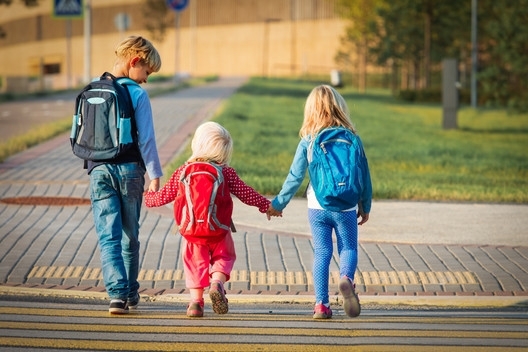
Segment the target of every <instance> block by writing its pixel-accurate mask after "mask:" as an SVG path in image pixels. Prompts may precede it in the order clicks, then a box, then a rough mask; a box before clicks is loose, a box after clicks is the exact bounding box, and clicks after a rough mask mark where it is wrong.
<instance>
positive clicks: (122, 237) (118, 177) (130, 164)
mask: <svg viewBox="0 0 528 352" xmlns="http://www.w3.org/2000/svg"><path fill="white" fill-rule="evenodd" d="M115 54H116V56H117V59H116V61H115V64H114V67H113V69H112V71H111V72H110V73H112V74H113V75H114V76H115V77H118V78H119V79H118V82H120V83H126V88H127V89H128V91H129V93H130V97H131V99H132V104H133V107H134V111H135V124H136V128H137V134H138V145H137V146H136V147H135V148H132V150H130V152H127V153H126V154H124V155H122V156H119V157H117V158H115V159H111V160H103V161H89V162H88V174H89V175H90V198H91V203H92V211H93V217H94V222H95V230H96V232H97V236H98V240H99V249H100V252H101V264H102V271H103V279H104V284H105V288H106V291H107V293H108V296H109V298H110V307H109V312H110V313H111V314H125V313H128V310H129V309H135V308H137V305H138V303H139V298H140V297H139V293H138V289H139V283H138V282H137V277H138V271H139V239H138V237H139V217H140V210H141V204H142V201H143V191H144V186H145V172H148V176H149V178H150V180H151V181H150V185H149V187H148V189H149V191H157V190H158V189H159V178H160V177H161V176H162V170H161V165H160V161H159V157H158V151H157V147H156V140H155V135H154V125H153V120H152V109H151V105H150V100H149V97H148V94H147V92H146V91H145V90H144V89H143V88H141V87H140V86H139V84H141V83H146V82H147V78H148V76H149V75H150V74H151V73H152V72H158V71H159V69H160V67H161V58H160V56H159V53H158V51H157V50H156V49H155V48H154V46H153V45H152V44H151V43H150V42H149V41H148V40H146V39H145V38H142V37H139V36H131V37H128V38H127V39H125V40H124V41H122V42H121V43H120V44H119V45H118V46H117V48H116V51H115Z"/></svg>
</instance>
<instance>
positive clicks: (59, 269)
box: [28, 266, 479, 286]
mask: <svg viewBox="0 0 528 352" xmlns="http://www.w3.org/2000/svg"><path fill="white" fill-rule="evenodd" d="M29 278H39V279H49V278H54V279H71V278H77V279H81V280H102V278H103V276H102V272H101V268H88V267H82V266H73V267H71V266H68V267H66V266H34V267H33V268H32V270H31V272H30V273H29V275H28V279H29ZM184 279H185V278H184V274H183V270H174V269H159V270H154V269H141V270H140V271H139V275H138V280H139V281H147V280H148V281H160V280H167V281H174V280H184ZM339 280H340V276H339V272H337V271H332V272H331V273H330V280H329V281H330V284H332V285H337V284H338V283H339ZM230 281H231V282H250V283H251V284H252V285H268V286H271V285H313V276H312V272H310V271H308V272H302V271H296V272H291V271H286V272H284V271H247V270H233V271H232V272H231V279H230ZM355 282H356V284H357V285H365V286H371V285H400V286H401V285H426V284H427V285H432V284H436V285H446V284H450V285H465V284H478V283H479V282H478V280H477V276H476V275H475V273H472V272H469V271H454V272H451V271H428V272H414V271H365V272H361V271H358V272H357V273H356V277H355Z"/></svg>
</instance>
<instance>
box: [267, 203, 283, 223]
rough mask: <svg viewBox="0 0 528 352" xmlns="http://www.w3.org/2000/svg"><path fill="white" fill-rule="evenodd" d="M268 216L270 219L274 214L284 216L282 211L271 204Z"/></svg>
mask: <svg viewBox="0 0 528 352" xmlns="http://www.w3.org/2000/svg"><path fill="white" fill-rule="evenodd" d="M266 216H267V217H268V220H270V219H271V217H272V216H280V217H282V211H278V210H277V209H275V208H273V207H272V206H271V205H270V206H269V208H268V211H266Z"/></svg>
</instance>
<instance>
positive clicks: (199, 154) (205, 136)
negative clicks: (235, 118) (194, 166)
mask: <svg viewBox="0 0 528 352" xmlns="http://www.w3.org/2000/svg"><path fill="white" fill-rule="evenodd" d="M191 149H192V155H191V157H190V158H189V160H188V161H190V162H192V161H209V162H216V163H218V164H225V165H227V164H229V162H230V161H231V155H232V154H233V140H232V139H231V135H230V134H229V131H227V130H226V129H225V128H224V127H222V126H221V125H220V124H218V123H216V122H211V121H209V122H205V123H203V124H201V125H200V126H198V128H197V129H196V132H195V133H194V137H193V139H192V142H191Z"/></svg>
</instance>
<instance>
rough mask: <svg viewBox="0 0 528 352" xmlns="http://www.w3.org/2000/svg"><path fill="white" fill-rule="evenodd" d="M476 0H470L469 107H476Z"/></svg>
mask: <svg viewBox="0 0 528 352" xmlns="http://www.w3.org/2000/svg"><path fill="white" fill-rule="evenodd" d="M477 51H478V49H477V0H471V107H472V108H474V109H476V108H477V64H478V63H477Z"/></svg>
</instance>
